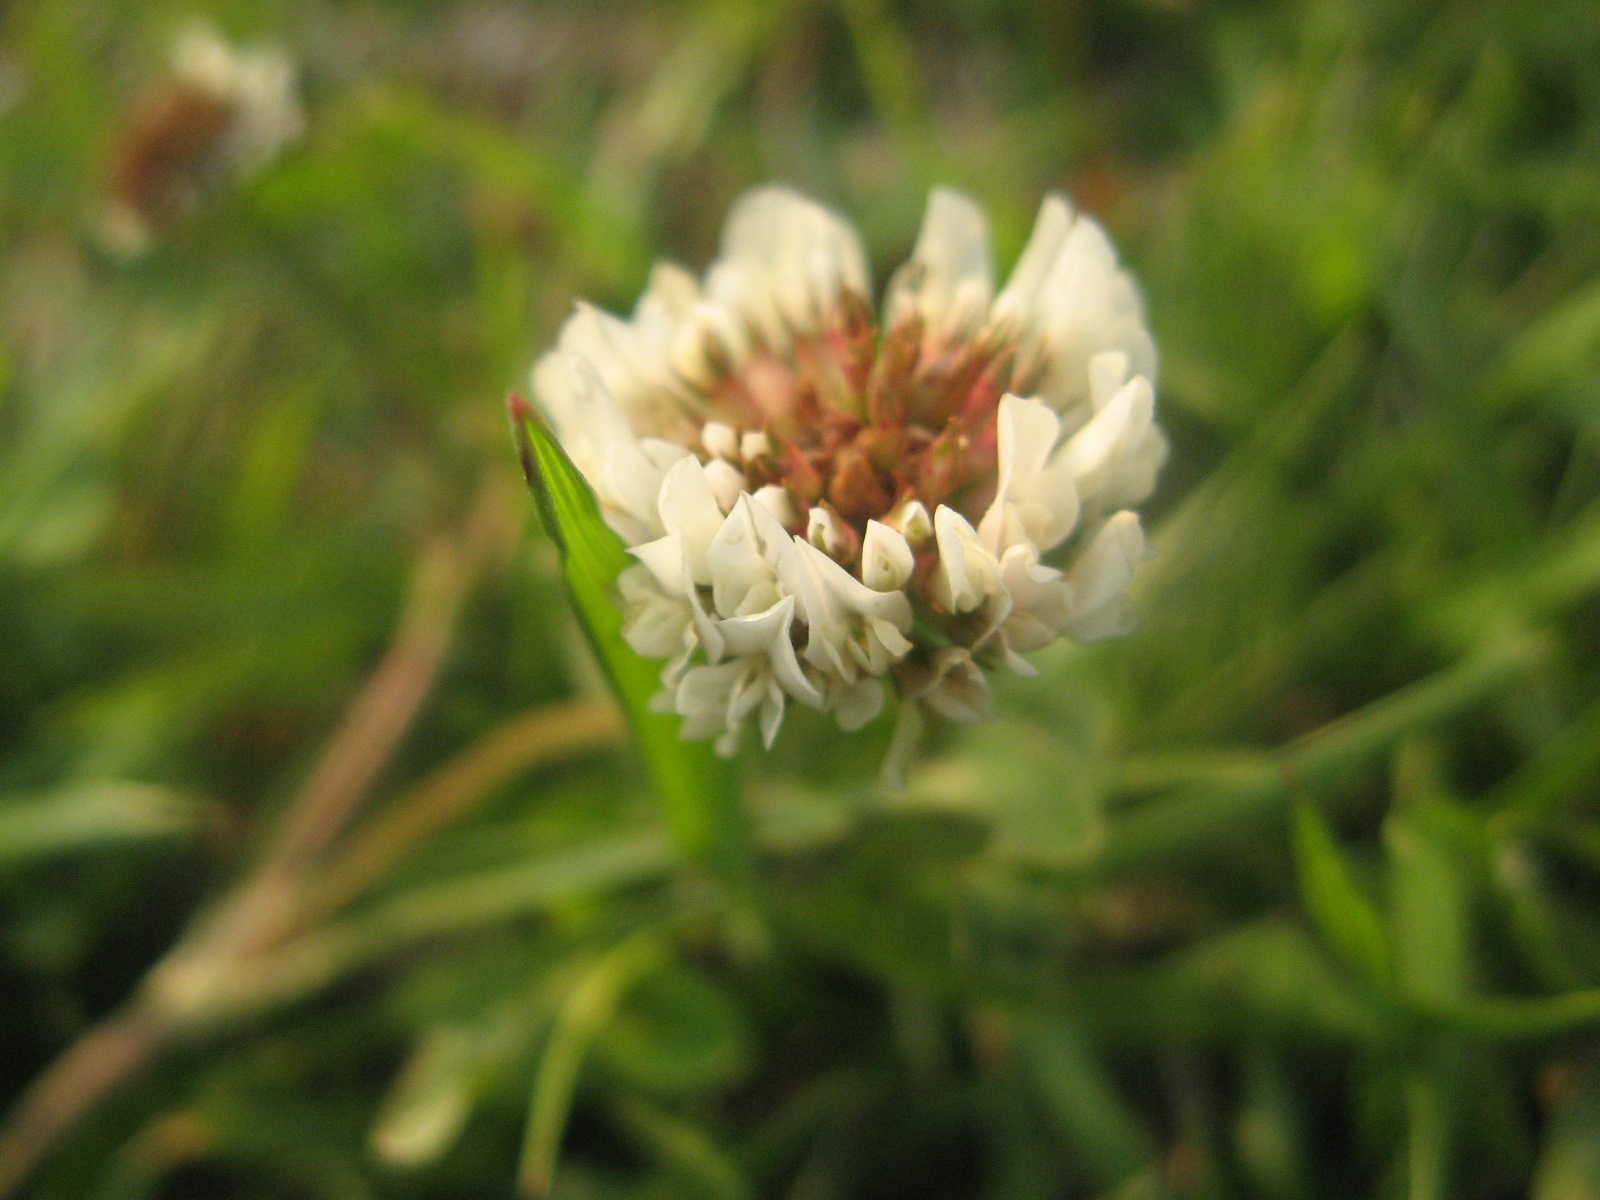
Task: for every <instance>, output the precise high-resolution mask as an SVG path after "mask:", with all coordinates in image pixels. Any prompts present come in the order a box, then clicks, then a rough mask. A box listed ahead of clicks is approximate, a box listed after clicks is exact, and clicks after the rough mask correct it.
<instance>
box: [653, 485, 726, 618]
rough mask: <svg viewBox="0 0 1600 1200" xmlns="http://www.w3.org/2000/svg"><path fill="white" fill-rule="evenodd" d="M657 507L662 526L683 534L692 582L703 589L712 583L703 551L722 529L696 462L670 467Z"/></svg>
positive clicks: (714, 502)
mask: <svg viewBox="0 0 1600 1200" xmlns="http://www.w3.org/2000/svg"><path fill="white" fill-rule="evenodd" d="M657 508H658V510H659V512H660V514H661V524H662V525H663V526H664V527H665V528H666V529H668V530H669V531H671V532H673V533H681V534H682V535H683V548H684V553H685V555H686V556H687V558H688V561H689V567H690V570H691V571H692V573H693V575H694V581H695V583H697V584H699V585H700V586H702V587H704V586H706V585H707V584H709V583H710V582H711V572H710V570H709V568H708V567H707V566H706V552H707V551H708V550H709V549H710V548H711V540H712V539H713V538H714V537H716V536H717V530H718V529H720V528H721V526H722V508H721V506H719V505H718V504H717V496H716V492H715V491H714V490H713V488H712V486H711V481H710V480H709V479H707V478H706V471H705V468H704V467H702V466H701V465H700V461H699V460H698V459H696V458H693V457H689V458H680V459H679V460H678V461H677V462H675V463H673V464H672V466H671V467H670V468H669V469H668V471H667V473H666V476H665V477H664V478H663V479H662V481H661V495H660V497H659V498H658V500H657Z"/></svg>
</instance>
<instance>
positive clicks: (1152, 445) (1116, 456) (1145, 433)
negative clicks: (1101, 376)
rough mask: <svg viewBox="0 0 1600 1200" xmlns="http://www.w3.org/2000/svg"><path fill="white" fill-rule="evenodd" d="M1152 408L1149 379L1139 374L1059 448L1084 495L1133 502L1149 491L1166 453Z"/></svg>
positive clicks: (1118, 501) (1065, 469) (1065, 464)
mask: <svg viewBox="0 0 1600 1200" xmlns="http://www.w3.org/2000/svg"><path fill="white" fill-rule="evenodd" d="M1154 413H1155V395H1154V393H1153V392H1152V391H1151V388H1150V384H1149V382H1148V381H1147V380H1145V379H1144V378H1142V377H1139V376H1135V377H1134V378H1133V379H1131V380H1129V381H1128V383H1127V384H1126V385H1124V386H1123V388H1122V390H1121V391H1119V392H1118V393H1117V394H1116V395H1115V396H1113V397H1112V398H1111V399H1110V400H1109V401H1107V402H1106V404H1105V406H1104V407H1103V408H1101V409H1100V411H1099V412H1097V413H1095V415H1094V417H1093V418H1092V419H1091V420H1090V421H1089V423H1088V424H1087V425H1085V426H1084V427H1083V428H1082V429H1080V430H1078V432H1077V433H1075V434H1073V435H1072V437H1071V439H1070V440H1069V441H1068V442H1067V444H1066V445H1065V446H1063V447H1062V448H1061V453H1060V455H1059V456H1058V457H1059V459H1060V461H1061V469H1062V470H1063V471H1065V472H1067V473H1068V474H1070V475H1071V477H1072V478H1073V479H1075V480H1076V481H1077V485H1078V490H1079V492H1080V493H1081V494H1082V495H1083V497H1084V498H1085V500H1091V501H1095V500H1098V501H1103V502H1105V503H1109V504H1132V503H1137V502H1138V501H1140V500H1142V499H1144V498H1145V496H1147V495H1149V494H1150V491H1151V489H1152V488H1153V487H1154V486H1155V475H1156V471H1157V470H1158V469H1159V467H1160V465H1161V460H1162V458H1163V457H1165V454H1166V442H1165V440H1164V439H1163V438H1161V436H1160V433H1159V432H1158V431H1156V430H1155V428H1154V424H1155V422H1154ZM1152 435H1153V436H1152Z"/></svg>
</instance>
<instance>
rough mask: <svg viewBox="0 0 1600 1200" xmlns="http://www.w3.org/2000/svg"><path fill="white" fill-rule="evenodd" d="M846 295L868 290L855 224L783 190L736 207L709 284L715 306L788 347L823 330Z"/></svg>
mask: <svg viewBox="0 0 1600 1200" xmlns="http://www.w3.org/2000/svg"><path fill="white" fill-rule="evenodd" d="M844 289H850V290H852V291H855V292H858V293H860V294H862V295H865V294H866V293H867V290H868V271H867V261H866V255H865V254H864V253H863V252H862V249H861V243H860V240H859V239H858V238H857V237H856V234H855V231H854V230H853V229H852V228H851V227H850V225H849V224H848V223H846V222H845V221H843V220H842V219H841V218H839V217H837V216H835V215H834V214H833V213H831V212H829V211H828V210H827V209H825V208H823V207H822V206H820V205H818V204H816V203H814V202H812V201H810V200H807V199H805V198H804V197H802V196H800V195H798V194H797V193H795V192H793V191H791V190H789V189H788V188H783V187H762V188H757V189H755V190H754V191H751V192H747V193H746V194H745V195H744V196H743V197H741V198H740V199H739V200H738V201H737V202H736V203H735V204H734V207H733V210H732V211H731V212H730V213H729V215H728V222H727V225H726V226H725V227H724V229H723V237H722V256H721V258H720V259H719V261H718V262H717V263H716V264H715V265H713V267H712V269H711V271H710V272H709V273H708V275H707V279H706V291H707V294H708V295H709V296H710V297H711V299H712V300H713V301H715V302H716V303H719V304H721V305H722V306H723V307H725V308H726V309H728V310H729V311H730V312H731V313H734V314H736V315H737V316H739V317H742V318H743V319H744V320H745V321H747V322H748V323H749V324H750V325H751V326H752V327H753V328H754V329H755V330H757V331H758V332H759V333H760V334H761V335H762V336H763V338H765V339H766V340H767V341H769V342H770V343H772V344H775V345H779V346H782V345H785V344H786V343H787V341H788V336H789V334H790V333H791V332H793V331H809V330H813V329H815V328H817V327H818V326H819V324H820V323H821V322H822V321H823V320H824V319H825V318H826V316H827V315H828V313H829V312H831V311H832V309H833V307H834V305H835V304H836V303H837V300H838V296H839V293H840V292H841V291H842V290H844Z"/></svg>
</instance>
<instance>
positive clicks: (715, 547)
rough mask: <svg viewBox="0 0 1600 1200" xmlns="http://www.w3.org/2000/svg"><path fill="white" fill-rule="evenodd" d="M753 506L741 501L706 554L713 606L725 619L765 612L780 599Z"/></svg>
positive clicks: (774, 574)
mask: <svg viewBox="0 0 1600 1200" xmlns="http://www.w3.org/2000/svg"><path fill="white" fill-rule="evenodd" d="M750 509H751V506H750V502H749V501H748V500H747V499H745V498H743V497H741V498H740V499H739V500H738V502H737V503H735V504H734V507H733V511H732V512H730V513H729V514H728V516H727V519H726V520H724V521H723V522H722V525H721V527H720V528H719V529H718V530H717V536H716V537H715V538H713V539H712V542H711V547H710V549H709V550H707V552H706V567H707V570H708V571H709V572H710V575H711V603H712V605H713V606H714V607H715V608H716V610H717V612H718V613H719V614H720V615H721V616H723V617H734V616H745V615H749V614H751V613H757V612H764V611H765V610H766V609H768V608H770V607H771V606H772V605H773V604H774V603H775V602H776V600H777V598H778V592H777V587H776V583H777V573H776V570H775V568H774V565H773V563H772V562H771V561H770V560H769V559H768V557H767V556H766V555H764V554H763V553H762V550H761V541H760V539H759V538H758V537H757V536H756V528H755V521H754V519H753V514H752V513H751V511H750Z"/></svg>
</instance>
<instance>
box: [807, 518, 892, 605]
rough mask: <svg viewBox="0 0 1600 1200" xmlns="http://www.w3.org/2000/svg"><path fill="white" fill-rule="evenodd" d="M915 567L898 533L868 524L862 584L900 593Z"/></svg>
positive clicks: (862, 546) (863, 541)
mask: <svg viewBox="0 0 1600 1200" xmlns="http://www.w3.org/2000/svg"><path fill="white" fill-rule="evenodd" d="M811 511H812V512H816V511H817V510H816V509H812V510H811ZM915 565H916V563H915V559H914V558H913V557H912V554H911V546H910V545H909V544H908V543H907V542H906V539H905V537H904V536H903V535H901V534H900V532H899V531H898V530H894V529H890V528H889V527H888V526H887V525H883V524H880V523H879V522H877V521H868V522H867V535H866V537H864V538H863V539H862V540H861V582H862V583H864V584H866V585H867V586H868V587H869V588H871V589H872V590H873V591H875V592H894V591H898V590H900V589H901V588H903V587H905V585H906V583H907V582H908V581H909V580H910V578H911V571H912V568H913V567H914V566H915Z"/></svg>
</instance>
